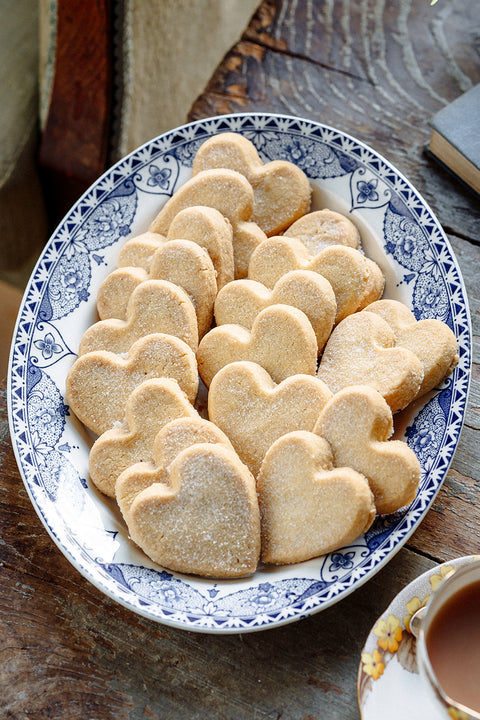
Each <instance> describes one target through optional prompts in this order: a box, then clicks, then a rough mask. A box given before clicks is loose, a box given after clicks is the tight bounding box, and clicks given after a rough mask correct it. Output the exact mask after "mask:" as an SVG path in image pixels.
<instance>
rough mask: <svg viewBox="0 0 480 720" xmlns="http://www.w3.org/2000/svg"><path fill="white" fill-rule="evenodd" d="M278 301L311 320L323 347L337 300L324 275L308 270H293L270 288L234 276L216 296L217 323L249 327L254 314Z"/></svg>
mask: <svg viewBox="0 0 480 720" xmlns="http://www.w3.org/2000/svg"><path fill="white" fill-rule="evenodd" d="M278 303H281V304H284V305H292V306H293V307H296V308H298V309H299V310H301V311H302V312H304V313H305V315H306V316H307V317H308V319H309V320H310V323H311V325H312V327H313V330H314V332H315V335H316V338H317V345H318V350H319V351H320V350H322V348H323V346H324V345H325V343H326V341H327V339H328V337H329V335H330V333H331V331H332V327H333V324H334V322H335V316H336V312H337V303H336V300H335V293H334V292H333V289H332V286H331V285H330V283H329V282H328V280H327V279H326V278H324V277H323V276H322V275H319V274H318V273H316V272H311V271H310V270H292V272H289V273H287V274H286V275H283V277H281V278H280V280H278V281H277V282H276V283H275V286H274V288H273V290H269V289H268V288H267V287H265V285H262V284H261V283H259V282H256V281H255V280H235V281H234V282H232V283H229V284H228V285H226V286H225V287H224V288H222V290H220V292H219V293H218V295H217V297H216V300H215V308H214V314H215V320H216V323H217V325H226V324H231V325H242V326H243V327H245V328H247V330H251V329H252V326H253V323H254V321H255V318H256V317H257V315H258V314H259V313H260V312H261V311H262V310H264V309H265V308H266V307H268V306H270V305H276V304H278Z"/></svg>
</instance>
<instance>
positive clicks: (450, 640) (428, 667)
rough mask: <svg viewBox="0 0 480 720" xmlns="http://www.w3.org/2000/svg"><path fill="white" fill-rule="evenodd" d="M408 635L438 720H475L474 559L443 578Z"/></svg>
mask: <svg viewBox="0 0 480 720" xmlns="http://www.w3.org/2000/svg"><path fill="white" fill-rule="evenodd" d="M412 631H413V632H414V634H415V635H416V637H417V661H418V665H419V669H420V674H421V675H422V676H423V678H424V680H425V681H426V683H427V685H428V686H429V688H430V690H431V691H432V692H433V695H434V698H435V700H436V703H437V706H439V707H441V708H442V710H443V715H444V717H445V718H455V720H470V719H472V720H480V558H478V559H475V560H472V561H471V562H468V563H467V564H465V565H462V566H460V567H457V569H455V570H453V571H452V572H451V573H449V574H448V575H447V576H446V577H445V579H444V580H443V581H442V583H441V584H440V585H439V586H438V588H437V590H436V591H435V592H434V593H433V595H432V597H431V598H430V600H429V602H428V604H427V605H426V607H425V608H422V610H421V611H419V613H418V616H417V618H415V621H414V622H412Z"/></svg>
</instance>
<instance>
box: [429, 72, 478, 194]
mask: <svg viewBox="0 0 480 720" xmlns="http://www.w3.org/2000/svg"><path fill="white" fill-rule="evenodd" d="M431 126H432V134H431V137H430V144H429V150H430V152H431V154H432V155H433V156H434V157H435V158H436V159H437V160H439V161H440V162H441V163H442V164H443V165H444V166H445V167H446V168H447V169H448V170H450V171H451V172H452V173H454V175H456V176H457V177H459V178H460V179H461V180H462V181H463V182H465V183H466V184H467V185H469V186H470V187H471V188H472V189H473V190H475V192H477V193H479V194H480V85H476V86H475V87H473V88H472V89H471V90H469V91H468V92H466V93H464V94H463V95H461V96H460V97H459V98H457V99H456V100H454V101H453V102H452V103H450V104H449V105H447V106H446V107H444V108H442V110H440V111H439V112H438V113H437V114H436V115H434V117H433V118H432V120H431Z"/></svg>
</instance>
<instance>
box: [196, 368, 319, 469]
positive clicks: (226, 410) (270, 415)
mask: <svg viewBox="0 0 480 720" xmlns="http://www.w3.org/2000/svg"><path fill="white" fill-rule="evenodd" d="M331 396H332V393H331V392H330V390H329V389H328V388H327V386H326V385H325V384H324V383H323V382H321V381H320V380H318V379H317V378H315V377H311V376H309V375H293V376H292V377H289V378H287V379H286V380H284V381H283V382H281V383H280V384H279V385H276V384H275V383H274V382H273V380H272V378H271V377H270V375H269V374H268V373H267V372H266V370H264V369H263V368H262V367H260V365H257V364H255V363H252V362H247V361H243V362H234V363H230V364H229V365H226V366H225V367H224V368H222V369H221V370H220V371H219V372H218V373H217V374H216V375H215V377H214V378H213V380H212V383H211V385H210V392H209V394H208V415H209V418H210V420H211V421H212V422H214V423H215V424H216V425H217V426H218V427H219V428H221V430H223V432H224V433H225V434H226V435H227V437H228V438H229V439H230V441H231V443H232V445H233V447H234V448H235V450H236V451H237V453H238V454H239V456H240V459H241V460H242V461H243V462H244V463H245V464H246V465H248V467H249V468H250V470H251V471H252V473H253V474H254V475H255V476H256V475H257V474H258V471H259V469H260V465H261V462H262V460H263V458H264V456H265V453H266V452H267V450H268V448H269V447H270V446H271V445H272V444H273V443H274V442H275V440H277V439H278V438H279V437H280V436H281V435H285V434H286V433H288V432H292V431H293V430H309V431H311V430H313V427H314V425H315V423H316V421H317V418H318V416H319V414H320V411H321V410H322V408H323V407H324V406H325V403H326V402H327V400H328V399H329V398H331Z"/></svg>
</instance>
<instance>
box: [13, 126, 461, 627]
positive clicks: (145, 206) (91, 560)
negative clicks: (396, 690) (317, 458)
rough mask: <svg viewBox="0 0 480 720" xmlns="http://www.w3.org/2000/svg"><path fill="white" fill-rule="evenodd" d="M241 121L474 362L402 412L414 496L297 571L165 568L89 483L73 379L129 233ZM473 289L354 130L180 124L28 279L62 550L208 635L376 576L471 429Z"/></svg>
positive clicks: (16, 407)
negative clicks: (344, 219) (417, 473)
mask: <svg viewBox="0 0 480 720" xmlns="http://www.w3.org/2000/svg"><path fill="white" fill-rule="evenodd" d="M224 131H233V132H238V133H241V134H243V135H245V136H246V137H248V138H249V139H250V140H251V141H252V142H253V143H254V144H255V146H256V148H257V149H258V151H259V153H260V155H261V157H262V159H263V160H264V161H265V162H267V161H269V160H274V159H285V160H291V161H292V162H294V163H296V164H297V165H298V166H299V167H301V168H302V169H303V170H304V171H305V173H306V174H307V175H308V177H309V179H310V181H311V185H312V188H313V201H312V209H320V208H322V207H330V209H332V210H337V211H339V212H343V213H350V214H351V217H352V219H353V220H354V222H355V223H356V225H357V226H358V228H359V230H360V232H361V235H362V240H363V245H364V248H365V251H366V253H367V254H368V255H369V256H370V257H371V258H372V259H374V260H375V261H376V262H377V263H378V264H379V265H380V266H381V267H382V270H383V271H384V273H385V276H386V291H385V297H390V298H396V299H400V300H402V301H403V302H405V303H407V305H408V306H409V307H410V308H411V309H412V310H413V312H414V314H415V316H416V318H417V319H420V318H430V317H436V318H440V319H441V320H443V321H445V322H446V323H448V325H449V326H450V327H451V328H452V329H453V331H454V333H455V335H456V337H457V338H458V343H459V354H460V362H459V364H458V366H457V367H456V368H455V371H454V372H453V374H452V376H451V377H449V378H448V379H447V380H446V381H445V383H443V384H442V386H441V388H439V389H438V391H436V392H435V393H432V394H431V396H429V397H428V398H427V399H423V400H422V401H421V402H420V403H417V404H416V405H415V406H414V407H412V408H410V409H409V413H408V414H403V415H401V416H398V417H396V419H395V426H396V435H397V436H398V437H404V438H405V440H406V441H407V442H408V444H409V445H410V447H412V448H413V450H414V451H415V452H416V454H417V457H418V458H419V461H420V464H421V467H422V478H421V484H420V487H419V489H418V493H417V495H416V498H415V500H414V501H413V502H412V504H411V505H410V506H409V507H408V508H406V509H404V510H402V511H399V512H397V513H395V514H393V515H389V516H388V517H382V518H377V519H376V521H375V523H374V524H373V526H372V527H371V529H370V530H369V531H368V532H367V533H366V534H365V535H363V536H361V537H359V538H358V540H357V541H356V542H355V543H353V544H352V545H350V546H348V547H345V548H343V549H341V550H339V551H337V552H334V553H331V554H329V555H327V556H324V557H321V558H318V559H315V560H312V561H309V562H305V563H300V564H296V565H291V566H283V567H273V566H264V567H262V566H260V567H259V568H258V570H257V572H256V573H255V575H254V576H252V577H250V578H248V579H246V580H241V581H240V580H225V581H218V582H216V581H210V580H206V579H201V578H195V577H189V576H184V575H179V574H175V573H171V572H167V571H165V570H163V569H162V568H160V567H158V566H156V565H154V564H153V563H152V562H150V561H149V560H148V558H146V556H145V555H144V554H143V553H142V552H140V551H139V550H138V549H137V548H136V547H134V546H133V544H132V543H131V542H130V541H129V539H128V536H127V532H126V527H125V525H124V523H123V520H122V518H121V515H120V513H119V512H118V509H117V508H116V506H115V503H114V502H113V501H110V500H108V499H105V498H103V497H102V496H101V495H100V493H98V492H97V491H96V490H95V488H94V487H93V486H92V485H91V484H90V482H89V479H88V453H89V448H90V447H91V445H92V442H93V440H94V437H93V436H91V435H90V434H89V433H88V432H87V431H86V430H85V429H84V428H83V426H82V425H81V424H80V423H79V422H78V421H77V420H76V418H75V417H74V416H73V415H71V414H70V413H69V410H68V407H67V405H66V404H65V400H64V389H65V379H66V376H67V373H68V370H69V369H70V367H71V365H72V363H73V361H74V360H75V357H76V352H77V349H78V345H79V341H80V338H81V336H82V334H83V332H84V331H85V330H86V328H87V327H88V326H89V325H90V324H92V323H93V322H94V321H95V320H96V294H97V290H98V287H99V285H100V283H101V282H102V280H103V279H104V278H105V276H106V275H107V274H108V273H109V272H110V271H112V270H113V269H114V268H115V267H116V261H117V257H118V253H119V250H120V248H121V246H122V244H123V243H124V241H125V240H127V239H128V238H129V237H133V236H134V235H137V234H139V233H141V232H144V231H145V230H146V229H147V228H148V225H149V224H150V222H151V220H152V219H153V218H154V217H155V215H156V214H157V212H158V211H159V209H160V208H161V207H162V205H163V204H164V203H165V202H166V200H167V199H168V197H170V196H171V195H172V193H173V192H174V191H175V190H176V189H177V188H178V187H179V186H180V185H181V184H182V183H184V182H185V181H186V180H187V179H188V178H189V177H190V175H191V166H192V161H193V157H194V155H195V153H196V151H197V149H198V147H199V146H200V145H201V143H203V142H204V141H205V140H206V139H207V138H209V137H211V136H212V135H215V134H216V133H219V132H224ZM470 342H471V329H470V318H469V312H468V305H467V298H466V293H465V289H464V286H463V282H462V278H461V274H460V271H459V268H458V265H457V262H456V260H455V257H454V255H453V252H452V250H451V247H450V245H449V243H448V241H447V239H446V237H445V235H444V233H443V231H442V229H441V227H440V225H439V223H438V221H437V219H436V218H435V216H434V215H433V213H432V212H431V210H430V209H429V207H428V206H427V205H426V204H425V202H424V200H423V199H422V198H421V197H420V195H419V194H418V192H417V191H416V190H415V189H414V188H413V187H412V185H411V184H410V183H409V182H408V181H407V180H406V179H405V178H404V177H403V176H402V175H401V174H400V173H399V172H398V171H397V170H396V169H395V168H394V167H392V166H391V165H390V164H389V163H388V162H387V161H386V160H385V159H384V158H382V157H381V156H379V155H378V154H377V153H376V152H375V151H374V150H372V149H370V148H369V147H367V146H366V145H364V144H363V143H361V142H359V141H358V140H355V139H354V138H352V137H350V136H348V135H345V134H344V133H342V132H340V131H338V130H335V129H334V128H330V127H327V126H324V125H320V124H318V123H314V122H311V121H308V120H302V119H300V118H294V117H287V116H282V115H269V114H263V113H258V114H240V115H226V116H222V117H216V118H210V119H207V120H202V121H199V122H195V123H191V124H188V125H185V126H183V127H180V128H177V129H175V130H172V131H171V132H169V133H166V134H164V135H162V136H160V137H158V138H156V139H154V140H152V141H150V142H148V143H146V144H145V145H143V146H142V147H140V148H139V149H138V150H136V151H135V152H133V153H131V154H130V155H128V156H127V157H126V158H124V159H123V160H121V161H120V162H118V163H117V164H116V165H115V166H114V167H112V168H111V169H110V170H109V171H108V172H106V173H105V174H104V175H103V176H102V177H101V178H100V179H99V180H98V181H97V182H96V183H94V185H92V187H91V188H90V189H89V190H88V191H87V192H86V193H85V194H84V195H83V196H82V198H80V200H79V201H78V202H77V203H76V205H75V206H74V207H73V208H72V210H71V211H70V212H69V213H68V215H67V216H66V217H65V218H64V220H63V221H62V223H61V224H60V225H59V227H58V228H57V230H56V231H55V233H54V234H53V236H52V237H51V238H50V240H49V242H48V244H47V245H46V247H45V249H44V252H43V253H42V255H41V257H40V259H39V261H38V263H37V266H36V268H35V270H34V272H33V274H32V277H31V279H30V281H29V283H28V286H27V288H26V291H25V295H24V298H23V303H22V306H21V309H20V312H19V316H18V320H17V326H16V329H15V333H14V338H13V343H12V350H11V357H10V368H9V377H8V409H9V420H10V431H11V437H12V443H13V447H14V450H15V454H16V458H17V462H18V466H19V468H20V472H21V474H22V477H23V480H24V483H25V486H26V488H27V491H28V493H29V495H30V498H31V501H32V503H33V505H34V507H35V510H36V512H37V513H38V515H39V517H40V519H41V520H42V522H43V523H44V525H45V527H46V529H47V530H48V532H49V533H50V535H51V536H52V538H53V540H54V541H55V543H56V544H57V545H58V547H59V548H60V550H61V551H62V552H63V553H64V554H65V556H66V557H67V558H68V560H69V561H70V562H71V563H72V564H73V565H74V566H75V567H76V568H77V569H78V570H79V571H80V573H81V574H82V575H83V576H84V577H86V578H87V579H88V580H89V581H90V582H92V583H93V584H94V585H95V586H96V587H97V588H99V589H100V590H101V591H103V592H104V593H105V594H106V595H108V596H110V597H111V598H114V599H115V600H116V601H118V602H119V603H121V604H123V605H124V606H126V607H127V608H129V609H131V610H133V611H134V612H136V613H139V614H141V615H143V616H145V617H148V618H150V619H152V620H156V621H159V622H162V623H166V624H168V625H172V626H175V627H180V628H185V629H189V630H197V631H202V632H216V633H226V632H243V631H253V630H259V629H263V628H270V627H274V626H278V625H282V624H284V623H287V622H291V621H294V620H298V619H299V618H301V617H304V616H306V615H310V614H311V613H314V612H317V611H319V610H322V609H323V608H326V607H327V606H329V605H332V604H333V603H335V602H338V601H339V600H341V599H342V598H343V597H345V596H346V595H348V594H349V593H350V592H352V591H353V590H355V589H356V588H357V587H359V586H360V585H361V584H362V583H364V582H365V581H366V580H368V579H369V578H370V577H372V576H373V574H374V573H376V572H377V571H378V570H379V569H380V568H381V567H382V566H383V565H384V564H385V563H386V562H388V560H389V559H390V558H391V557H392V556H393V554H394V553H395V552H397V551H398V550H399V549H400V547H401V546H402V545H403V544H404V543H405V541H406V540H407V539H408V537H409V536H410V535H411V534H412V532H413V531H414V530H415V528H416V527H417V526H418V524H419V522H420V521H421V520H422V518H423V517H424V515H425V513H426V512H427V510H428V508H429V507H430V505H431V503H432V502H433V499H434V498H435V495H436V493H437V492H438V490H439V488H440V485H441V483H442V481H443V479H444V477H445V475H446V472H447V470H448V467H449V464H450V462H451V460H452V457H453V453H454V451H455V448H456V445H457V442H458V438H459V434H460V430H461V427H462V423H463V417H464V413H465V406H466V400H467V393H468V385H469V377H470Z"/></svg>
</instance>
